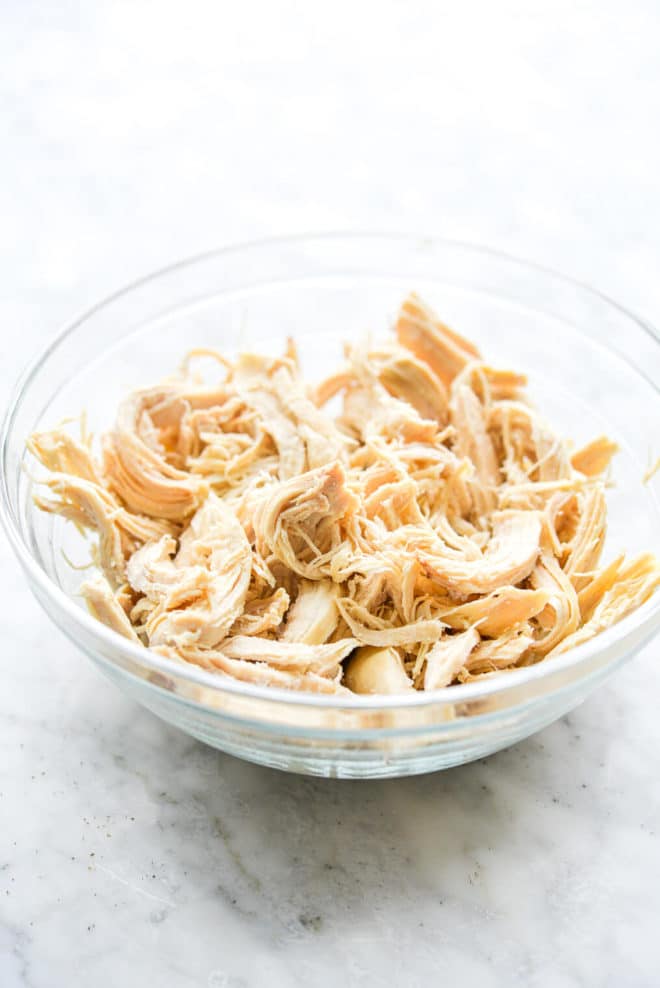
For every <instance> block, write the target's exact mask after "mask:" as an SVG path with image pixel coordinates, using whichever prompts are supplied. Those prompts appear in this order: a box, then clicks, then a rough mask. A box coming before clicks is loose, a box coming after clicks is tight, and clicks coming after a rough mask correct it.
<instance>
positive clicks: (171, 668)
mask: <svg viewBox="0 0 660 988" xmlns="http://www.w3.org/2000/svg"><path fill="white" fill-rule="evenodd" d="M341 240H351V241H360V240H364V241H368V240H372V241H373V240H381V241H384V242H389V243H400V244H402V245H405V244H408V245H409V246H411V247H412V246H415V245H419V244H424V245H426V246H436V247H444V248H450V249H451V248H456V249H459V250H464V251H466V252H468V253H471V254H475V255H482V256H485V257H491V258H493V259H495V260H499V261H502V262H505V263H506V264H508V265H510V266H512V267H515V268H518V269H521V270H527V271H532V272H535V273H537V274H540V275H543V276H545V277H546V278H550V279H553V280H555V281H558V282H560V283H563V284H564V285H566V286H569V287H572V288H574V289H577V290H579V291H580V292H582V293H584V294H586V295H589V296H591V297H592V298H594V299H597V300H599V301H600V302H602V303H605V304H606V305H607V306H608V307H610V308H612V309H614V310H615V311H617V312H618V313H619V314H621V315H623V316H624V317H626V318H627V319H629V320H632V321H633V322H634V323H635V324H636V325H637V326H638V327H639V328H640V329H642V330H643V331H644V332H645V333H646V334H647V335H648V336H649V337H650V339H651V340H652V341H653V343H655V344H656V345H658V346H660V332H659V331H658V330H657V329H656V328H655V327H654V326H653V325H652V324H651V323H650V322H648V321H647V320H646V319H644V318H642V317H640V316H638V315H637V314H635V313H633V312H632V311H630V310H629V309H627V308H626V307H625V306H623V305H622V304H621V303H619V302H616V301H615V300H614V299H612V298H611V297H610V296H609V295H607V294H606V293H604V292H602V291H600V290H599V289H596V288H593V287H592V286H590V285H589V284H587V283H586V282H584V281H581V280H579V279H577V278H573V277H571V276H569V275H565V274H563V273H561V272H559V271H557V270H555V269H554V268H552V267H549V266H546V265H543V264H539V263H537V262H535V261H528V260H525V259H523V258H520V257H518V256H516V255H514V254H511V253H509V252H507V251H503V250H500V249H498V248H495V247H491V246H488V245H485V244H477V243H473V242H471V241H468V240H461V239H454V238H447V237H442V236H436V235H432V234H431V235H425V234H414V233H409V232H396V231H395V232H388V231H367V230H355V231H341V230H334V231H324V232H317V233H315V232H307V233H296V234H289V235H285V236H277V237H261V238H255V239H252V240H247V241H243V242H237V243H233V244H228V245H225V246H221V247H216V248H211V249H208V250H204V251H201V252H199V253H196V254H193V255H190V256H188V257H185V258H183V259H180V260H178V261H175V262H173V263H170V264H167V265H164V266H162V267H160V268H158V269H156V270H154V271H152V272H150V273H148V274H146V275H144V276H142V277H140V278H136V279H134V280H132V281H130V282H128V283H127V284H125V285H124V286H122V287H121V288H119V289H118V290H116V291H114V292H112V293H110V294H109V295H107V296H105V297H104V298H102V299H101V300H100V301H98V302H96V303H95V304H94V305H92V306H89V307H87V308H85V309H84V310H83V311H82V312H81V313H79V315H78V316H76V317H75V318H74V319H73V320H72V321H71V322H68V323H66V324H65V325H64V326H63V327H62V328H61V329H60V330H59V331H58V332H57V333H56V334H55V335H54V337H53V338H52V339H51V341H50V342H49V343H47V344H46V345H45V346H41V347H39V348H38V350H37V352H36V355H35V356H33V357H32V359H31V360H29V361H28V363H27V365H26V366H25V367H24V369H23V371H22V373H21V374H20V375H19V377H18V379H17V381H16V383H15V385H14V387H13V388H12V390H11V392H10V397H9V400H8V402H7V405H6V407H5V410H4V413H3V416H2V423H1V424H0V521H2V524H3V527H4V529H5V532H6V534H7V537H8V540H9V542H10V545H11V547H12V549H13V551H14V553H15V554H16V556H17V557H18V560H19V562H20V563H21V565H22V567H23V569H24V570H25V572H26V574H27V575H28V577H29V578H30V579H31V580H33V581H34V583H35V584H36V586H37V587H38V588H39V590H40V591H42V593H43V594H44V595H45V597H46V598H47V599H48V600H49V602H50V604H51V605H52V606H53V609H54V611H56V612H57V611H59V612H62V613H63V615H65V616H67V617H68V618H70V620H71V622H72V624H73V625H74V626H76V625H78V626H80V627H81V628H82V629H83V630H84V631H85V632H86V633H87V634H88V635H91V637H92V639H95V640H96V642H98V644H99V645H101V646H105V648H104V650H103V656H104V659H105V660H106V661H110V662H111V663H112V664H113V665H117V663H116V661H115V660H114V658H111V657H110V656H111V654H112V652H113V651H119V652H120V653H123V655H124V657H125V658H126V659H128V660H130V661H131V662H132V663H133V664H134V665H136V666H138V667H140V668H142V669H143V670H144V671H146V672H147V673H158V674H160V675H161V676H165V677H168V678H173V677H174V678H178V679H181V680H183V681H184V682H187V683H190V684H193V685H195V686H202V687H204V688H205V689H207V690H211V691H213V692H216V693H219V694H223V693H231V694H236V695H238V696H241V697H244V698H246V699H248V698H249V699H253V700H257V701H258V700H263V701H268V702H271V703H280V704H289V705H293V706H303V707H312V708H313V707H318V708H325V709H350V710H365V711H378V710H393V709H394V710H408V709H413V708H416V707H429V706H433V705H442V704H452V705H454V704H456V703H465V702H468V701H476V700H482V699H486V698H491V697H493V696H495V695H499V694H502V693H506V692H509V691H513V690H515V689H517V688H519V687H521V686H524V685H525V684H527V683H532V682H539V681H542V680H543V679H546V678H548V677H550V676H551V675H552V674H555V673H560V672H562V671H565V670H567V669H570V668H573V667H576V666H580V665H586V664H588V662H589V659H591V658H593V657H594V656H595V655H597V654H598V653H600V652H601V651H604V650H605V649H608V648H609V647H611V646H613V645H616V644H619V643H621V642H623V641H624V640H625V639H626V638H628V637H629V636H633V635H634V633H635V632H640V631H643V630H645V631H646V633H647V636H648V635H652V634H653V631H654V628H655V627H657V626H658V625H660V592H659V593H657V594H654V595H653V596H652V597H651V598H650V599H649V600H648V601H646V603H645V604H643V605H642V606H641V607H639V608H638V609H637V610H636V611H634V612H633V613H632V614H630V615H628V616H627V617H625V618H623V619H622V620H621V621H619V622H618V623H617V624H615V625H613V626H612V627H610V628H608V629H606V630H605V631H603V632H601V633H600V634H599V635H597V636H596V637H594V638H592V639H590V640H589V641H587V642H585V643H583V644H582V645H578V646H576V647H574V648H572V649H570V650H569V651H567V652H566V653H564V654H562V655H560V656H558V657H557V658H555V659H553V660H552V661H551V662H547V661H545V660H544V661H541V662H538V663H536V664H535V665H531V666H526V667H524V668H520V669H513V670H502V671H500V672H499V673H497V674H496V675H493V676H492V677H489V678H484V679H482V680H480V681H477V682H472V683H462V684H458V685H455V686H451V687H446V688H445V689H444V690H437V691H433V692H429V693H425V692H424V691H415V692H414V693H413V694H412V695H410V694H396V695H393V696H388V695H384V694H373V695H358V694H353V695H349V696H343V695H336V694H318V693H311V692H305V691H294V690H286V689H283V688H280V687H273V686H259V685H255V684H251V683H245V682H242V681H240V680H236V679H232V678H231V677H229V676H221V675H220V674H218V673H217V672H210V671H208V670H205V669H202V668H201V667H199V666H195V665H192V664H188V663H184V662H182V663H180V664H178V663H175V662H173V661H172V660H171V659H167V658H165V657H164V656H160V655H158V653H156V652H153V651H152V650H150V649H148V648H145V647H144V646H140V645H136V644H134V643H132V642H131V641H129V640H128V639H126V638H124V637H123V636H121V635H119V634H118V633H117V632H114V631H112V630H111V629H110V628H107V627H106V626H105V625H103V624H102V623H101V622H100V621H98V620H97V619H95V618H93V617H92V615H91V614H89V613H88V612H87V611H86V610H83V609H82V608H81V607H79V606H77V605H76V604H75V603H74V601H73V600H72V599H71V598H70V597H69V596H68V595H67V594H66V593H65V592H64V590H62V589H61V588H60V587H59V586H58V585H57V584H56V583H55V582H54V581H53V580H51V578H50V577H49V576H48V575H47V574H46V572H45V571H44V570H43V569H42V568H41V566H40V565H39V564H38V562H37V561H36V559H35V558H34V556H33V555H32V553H31V552H30V550H29V548H28V547H27V545H26V544H25V541H24V539H23V535H22V532H21V529H20V526H19V524H18V521H17V519H16V517H15V514H14V511H13V508H12V505H11V498H10V493H9V485H8V472H7V454H8V441H9V436H10V433H11V429H12V426H13V423H14V420H15V417H16V414H17V412H18V410H19V408H20V405H21V401H22V398H23V396H24V394H25V393H26V392H27V390H28V388H29V386H30V383H31V381H32V379H33V377H34V376H35V375H36V374H37V372H38V371H39V369H40V368H41V366H42V364H43V363H44V362H45V361H46V360H47V359H48V358H49V356H50V355H51V354H52V353H53V352H54V351H55V350H56V349H57V347H58V346H59V345H60V344H61V343H62V342H63V341H64V340H65V339H66V338H67V337H68V336H69V335H70V334H71V333H73V332H74V331H75V330H76V329H78V328H79V327H80V326H82V325H83V324H84V323H85V322H86V321H87V320H89V319H90V318H92V317H93V316H94V315H95V314H96V313H97V312H99V311H101V310H103V309H105V308H107V307H109V306H111V305H112V304H113V303H115V302H117V301H119V300H120V299H123V298H125V297H127V296H129V295H130V294H131V293H132V292H134V291H136V290H139V289H140V288H142V287H144V286H146V285H149V284H151V283H152V282H156V281H158V280H159V279H161V278H165V277H168V276H169V275H172V274H174V273H176V272H178V271H182V270H184V269H186V268H190V267H194V266H195V265H197V264H200V263H203V262H205V261H209V260H213V259H216V258H222V257H223V256H226V255H230V254H240V253H247V252H249V251H251V250H254V249H264V248H266V249H271V248H277V247H278V246H282V247H283V246H287V245H291V246H294V245H301V246H303V245H304V244H305V243H309V244H312V243H317V242H332V241H341ZM604 345H605V346H606V347H607V349H608V350H609V351H610V352H612V353H614V354H615V355H616V356H617V357H618V358H619V359H622V360H625V361H626V362H627V363H628V364H629V365H630V366H631V367H632V369H633V370H634V371H635V373H637V374H638V375H639V376H640V377H642V378H643V379H644V380H645V381H646V382H647V383H648V384H650V385H651V387H652V388H653V390H654V391H655V392H656V393H658V394H660V385H659V384H657V383H656V382H655V381H654V380H653V379H652V378H651V377H650V376H648V374H647V373H646V371H645V370H644V369H642V368H640V367H639V366H637V364H635V363H633V362H632V361H631V360H630V359H629V358H628V357H626V356H625V355H623V354H621V353H618V352H617V351H615V350H614V349H613V348H612V347H609V346H607V345H606V344H604ZM40 602H41V601H40ZM56 623H59V622H56ZM635 638H637V636H635ZM108 652H110V655H109V654H108ZM192 702H193V703H195V705H196V706H200V707H203V706H207V704H206V703H203V702H199V701H194V700H193V701H192Z"/></svg>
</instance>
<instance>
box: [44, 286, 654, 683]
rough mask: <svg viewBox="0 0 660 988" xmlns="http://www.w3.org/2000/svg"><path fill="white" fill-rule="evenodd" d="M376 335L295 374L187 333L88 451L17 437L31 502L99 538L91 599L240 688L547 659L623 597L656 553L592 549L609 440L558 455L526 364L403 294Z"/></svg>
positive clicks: (619, 609)
mask: <svg viewBox="0 0 660 988" xmlns="http://www.w3.org/2000/svg"><path fill="white" fill-rule="evenodd" d="M395 336H396V339H395V340H392V341H391V342H388V343H386V344H383V345H382V346H379V347H377V348H373V347H371V346H370V345H368V344H365V345H362V346H347V347H346V350H345V364H344V366H343V367H341V368H340V369H339V370H338V372H337V373H335V374H333V375H332V376H331V377H329V378H328V379H327V380H325V381H323V382H322V383H321V384H320V385H318V386H317V387H316V388H310V387H307V386H306V385H305V382H304V381H303V379H302V377H301V373H300V369H299V367H298V360H297V354H296V350H295V346H294V345H293V343H290V344H289V346H288V348H287V351H286V353H285V354H284V355H283V356H282V357H281V358H278V359H272V358H267V357H264V356H259V355H257V354H251V353H249V354H243V355H241V356H239V357H238V358H237V359H236V360H234V361H230V360H228V359H226V358H225V357H224V356H222V355H220V354H210V353H209V351H198V352H193V353H192V354H191V355H189V357H188V358H187V360H186V362H185V364H184V366H183V369H182V371H181V373H180V374H179V375H178V376H176V377H174V378H172V379H169V380H167V381H166V382H165V383H163V384H160V385H157V386H155V387H151V388H147V389H145V390H141V391H138V392H136V393H134V394H132V395H131V396H130V397H129V398H127V399H126V400H125V401H124V402H123V404H122V405H121V407H120V409H119V412H118V415H117V420H116V423H115V426H114V428H113V429H112V430H111V431H110V432H109V433H108V434H107V435H105V436H103V437H102V444H101V454H100V456H95V455H94V454H93V452H92V443H91V440H90V438H89V437H87V436H86V435H84V434H83V436H82V438H81V439H80V440H78V439H75V438H73V437H72V436H71V435H70V433H69V432H67V431H66V430H65V429H64V428H58V429H54V430H53V431H50V432H40V433H37V434H34V435H33V436H32V437H31V438H30V440H29V448H30V450H31V451H32V453H33V454H34V455H35V456H36V457H37V458H38V459H39V460H40V462H41V463H42V464H43V465H44V466H45V467H46V468H47V470H48V474H47V476H46V478H45V480H44V481H43V483H44V484H45V487H46V488H47V490H46V492H45V493H44V492H41V493H39V494H38V496H37V498H36V500H37V504H38V505H39V507H40V508H42V509H44V510H45V511H50V512H54V513H56V514H59V515H62V516H64V517H65V518H68V519H71V520H72V521H74V522H75V523H76V524H77V525H78V526H79V527H81V528H82V529H85V530H91V531H92V532H95V533H96V534H97V535H98V541H97V543H95V547H94V560H95V562H96V564H97V565H98V568H99V571H100V575H98V576H97V577H96V578H95V579H93V580H90V581H88V582H86V583H84V584H83V586H82V588H81V592H82V594H83V596H84V598H85V599H86V601H87V604H88V606H89V608H90V610H91V612H92V613H93V614H94V615H95V616H96V617H98V619H99V620H100V621H102V622H103V623H104V624H106V625H108V626H109V627H110V628H113V629H114V630H115V631H117V632H118V633H119V634H121V635H124V636H125V637H126V638H129V639H130V640H132V641H133V642H135V643H140V644H142V645H144V646H147V647H149V648H152V649H156V650H157V651H158V652H160V653H162V654H164V655H166V656H169V657H171V658H172V659H175V660H177V661H184V662H192V663H196V664H197V665H199V666H203V667H204V668H206V669H209V670H213V671H216V672H217V673H218V674H220V675H225V676H231V677H235V678H236V679H240V680H245V681H247V682H250V683H259V684H266V685H272V686H279V687H285V688H289V689H296V690H312V691H316V692H321V693H337V692H342V691H345V690H352V691H353V692H356V693H399V692H404V691H407V690H413V689H417V690H434V689H439V688H442V687H447V686H450V685H451V684H452V683H456V682H466V681H470V680H474V679H476V678H479V677H484V676H490V675H492V674H494V673H499V672H500V671H502V670H507V669H512V668H514V667H519V666H524V665H529V664H531V663H534V662H538V661H540V660H542V659H547V658H551V657H552V656H553V655H557V654H558V653H560V652H564V651H566V650H567V649H569V648H571V647H572V646H574V645H577V644H578V643H581V642H584V641H587V640H588V639H589V638H591V637H593V636H594V635H596V634H598V633H599V632H600V631H602V630H603V629H604V628H606V627H608V626H609V625H611V624H613V623H615V622H616V621H618V620H620V619H621V618H622V617H624V616H625V615H626V614H628V613H630V612H631V611H632V610H634V609H635V608H636V607H638V606H639V605H640V604H642V603H643V602H644V601H645V600H646V599H647V598H648V597H649V596H650V595H651V593H652V592H653V590H654V589H655V588H656V587H657V586H658V584H659V583H660V567H659V565H658V563H657V561H656V560H655V559H654V557H653V556H651V555H649V554H645V555H641V556H639V557H638V558H636V559H633V560H632V561H626V560H625V559H624V558H623V556H619V557H617V558H616V559H614V560H612V561H611V562H610V563H609V564H608V565H606V566H603V567H600V566H599V560H600V556H601V551H602V549H603V542H604V537H605V526H606V506H605V494H604V488H605V476H606V474H607V471H608V467H609V464H610V460H611V458H612V456H613V454H614V453H615V452H616V446H615V444H613V443H612V442H610V441H609V440H608V439H606V438H604V437H601V438H598V439H595V440H594V441H593V442H591V443H590V444H589V445H587V446H585V447H584V448H582V449H579V450H577V451H574V452H572V453H571V451H570V448H569V446H568V444H567V443H566V442H564V441H562V440H561V439H559V438H558V437H557V436H556V435H555V434H554V433H553V432H552V430H551V429H550V428H549V427H548V426H547V425H546V423H545V422H544V421H543V419H542V418H541V417H540V416H539V415H538V414H537V412H536V411H534V409H533V408H532V407H531V406H530V404H529V403H528V402H527V400H526V398H525V394H524V387H525V384H526V381H525V377H524V376H523V375H521V374H517V373H515V372H513V371H509V370H498V369H496V368H494V367H491V366H490V365H489V364H488V363H486V362H484V360H483V359H482V357H481V355H480V353H479V351H478V350H477V349H476V347H475V346H474V345H473V344H472V343H470V342H469V341H468V340H465V339H463V338H462V337H461V336H459V335H458V334H457V333H455V332H453V331H452V330H451V329H449V328H448V327H447V326H445V325H444V324H443V323H442V322H441V321H440V320H439V319H438V318H437V317H436V315H435V314H434V313H433V312H432V311H431V310H430V309H429V308H428V307H427V306H426V305H425V304H424V303H423V302H422V301H421V300H420V299H419V298H418V297H417V296H415V295H411V296H410V297H409V298H408V299H407V300H406V301H405V302H404V304H403V306H402V308H401V310H400V313H399V315H398V319H397V322H396V326H395ZM200 355H205V356H206V357H208V356H210V355H213V356H215V357H216V358H217V360H218V362H219V364H220V366H221V372H220V373H218V377H219V378H221V380H220V383H218V384H217V386H214V387H209V386H208V385H202V384H201V382H200V378H199V377H198V376H196V375H195V374H194V372H193V370H192V369H191V368H193V367H194V366H195V361H194V358H196V357H199V356H200ZM333 399H335V402H334V403H335V404H336V405H337V407H338V409H339V414H338V415H337V416H334V415H331V414H329V413H328V412H327V411H324V408H325V406H326V405H327V403H328V402H331V401H332V400H333Z"/></svg>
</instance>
